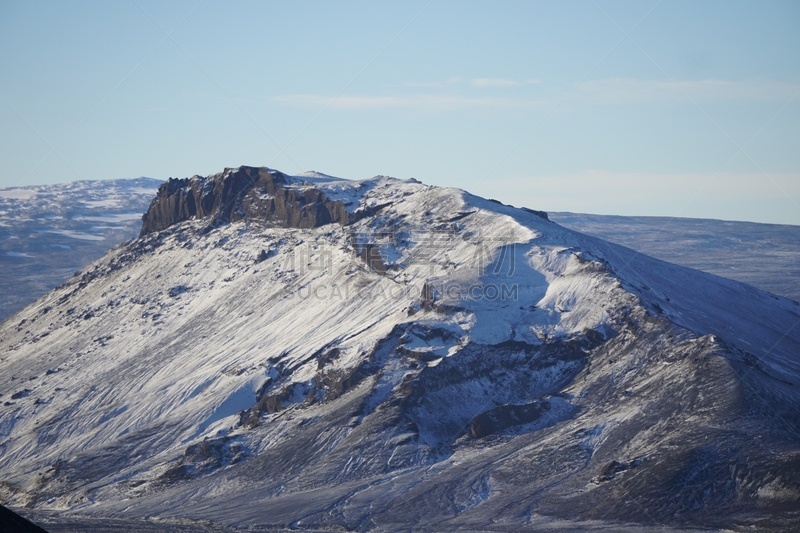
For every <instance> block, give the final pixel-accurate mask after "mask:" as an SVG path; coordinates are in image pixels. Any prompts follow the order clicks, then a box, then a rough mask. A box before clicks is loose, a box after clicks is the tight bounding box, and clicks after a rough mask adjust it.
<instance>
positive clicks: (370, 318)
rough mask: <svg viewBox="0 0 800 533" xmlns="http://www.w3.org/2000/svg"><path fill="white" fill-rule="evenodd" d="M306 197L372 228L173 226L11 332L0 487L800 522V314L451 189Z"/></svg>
mask: <svg viewBox="0 0 800 533" xmlns="http://www.w3.org/2000/svg"><path fill="white" fill-rule="evenodd" d="M312 178H313V179H312ZM207 179H211V178H207ZM215 179H219V180H224V178H223V177H222V176H220V177H218V178H215ZM199 181H200V180H197V182H199ZM307 181H308V183H307V184H306V183H303V182H302V180H300V179H298V180H296V181H295V180H290V182H287V183H286V184H285V186H286V187H287V188H293V189H295V190H297V191H298V194H299V193H300V192H302V189H310V188H312V187H313V188H315V189H318V190H322V191H323V193H324V195H325V198H326V201H336V202H339V203H341V205H343V206H345V207H346V208H347V209H348V210H350V211H351V212H369V213H370V214H369V215H366V216H363V217H361V218H359V219H358V220H356V221H354V222H352V223H351V224H348V225H346V226H344V225H341V224H338V223H330V224H324V225H319V226H316V227H309V228H295V227H284V226H282V225H280V224H276V223H275V220H273V219H272V218H270V217H259V216H249V217H243V218H240V219H236V217H235V216H234V217H232V218H234V220H225V219H224V218H222V217H220V218H218V219H217V220H215V219H214V217H213V214H212V215H211V216H210V217H209V218H195V219H191V217H189V220H182V221H178V220H176V223H174V224H171V225H169V226H167V227H165V228H163V229H161V230H157V231H152V232H148V233H144V234H143V235H142V237H141V238H140V239H138V240H137V241H135V242H133V243H131V244H129V245H126V246H122V247H119V248H116V249H115V250H112V251H111V252H110V253H109V254H108V255H107V256H106V257H105V258H103V259H101V260H100V261H98V262H96V263H94V264H93V265H92V266H91V267H90V268H88V269H87V270H86V271H85V272H84V273H83V274H82V275H81V276H79V277H76V278H73V279H72V280H71V281H70V282H68V283H67V284H66V285H65V286H64V287H62V288H60V289H58V290H56V291H55V292H53V293H51V294H50V295H48V296H46V297H45V298H44V299H42V300H40V301H39V302H37V303H36V304H34V305H33V306H31V307H29V308H27V309H26V310H25V311H24V312H23V313H21V314H19V315H17V316H16V317H15V319H14V321H13V323H12V321H7V322H6V323H4V324H3V325H2V328H0V346H2V348H3V350H4V351H3V352H2V353H3V354H4V355H3V356H2V358H0V377H2V378H3V381H4V382H5V383H6V386H5V388H4V389H3V390H2V394H3V396H2V398H0V399H2V400H3V401H6V402H8V403H10V405H7V406H6V411H5V412H4V413H3V415H2V417H0V430H2V439H3V440H2V441H0V450H1V451H2V455H0V479H2V480H3V481H4V483H5V484H4V485H3V489H2V494H3V497H4V499H7V500H9V501H12V502H14V503H15V504H16V505H20V504H28V505H31V506H34V507H35V508H39V509H61V510H63V511H64V512H69V513H82V514H87V515H93V516H97V517H108V518H117V519H121V518H126V519H133V518H143V517H146V516H157V517H159V518H160V519H171V520H172V519H178V518H191V519H193V520H212V521H214V523H217V524H221V525H224V526H225V527H230V528H247V527H251V526H252V527H307V528H317V529H335V528H349V529H371V528H380V529H386V530H393V529H400V530H403V529H407V528H408V527H411V526H413V527H416V528H421V529H436V530H451V529H462V528H472V529H477V530H481V529H507V530H519V529H520V528H523V529H525V528H534V527H535V524H537V523H541V522H540V521H541V520H554V521H557V520H560V519H569V518H574V517H579V518H580V519H581V520H599V521H601V522H604V523H605V522H608V523H618V522H624V523H631V522H634V523H639V524H642V525H643V527H645V526H653V527H656V526H662V525H669V526H673V527H717V528H733V529H736V528H738V527H739V526H741V527H746V526H747V525H749V524H753V523H758V524H759V525H761V526H765V527H768V528H773V529H775V530H780V529H786V530H790V529H791V525H792V524H794V523H796V521H797V518H798V514H797V503H798V501H800V486H798V484H797V483H796V481H795V480H796V479H798V478H800V477H798V476H797V475H795V474H796V473H797V472H799V471H800V463H799V462H798V461H797V457H798V456H799V455H798V454H799V453H800V452H798V448H799V446H798V435H799V434H800V428H799V427H798V422H797V420H796V417H794V416H793V413H796V412H797V409H798V405H799V404H800V402H799V401H798V393H797V385H798V384H800V381H799V380H798V376H799V375H800V370H798V357H797V354H798V347H800V338H799V336H798V335H797V334H795V333H794V332H795V329H793V328H794V325H796V324H797V323H798V321H800V313H799V311H800V309H799V306H798V305H797V304H796V303H795V302H792V301H790V300H788V299H785V298H780V297H776V296H774V295H770V294H768V293H765V292H763V291H759V290H758V289H755V288H752V287H747V286H744V285H741V284H739V283H736V282H733V281H730V280H725V279H722V278H717V277H714V276H711V275H707V274H703V273H700V272H696V271H692V270H690V269H686V268H682V267H678V266H676V265H670V264H667V263H664V262H662V261H658V260H654V259H650V258H647V257H644V256H641V254H635V253H633V252H632V251H631V250H629V249H626V248H624V247H621V246H617V245H613V244H610V243H607V242H604V241H601V240H598V239H595V238H592V237H589V236H586V235H582V234H579V233H576V232H573V231H570V230H567V229H565V228H562V227H560V226H558V225H557V224H555V223H553V222H550V221H548V220H547V219H546V218H544V217H543V216H541V215H540V214H537V213H535V212H530V211H524V210H520V209H516V208H513V207H511V206H504V205H502V204H499V203H496V202H492V201H489V200H484V199H481V198H478V197H475V196H472V195H469V194H468V193H465V192H463V191H459V190H456V189H440V188H435V187H428V186H425V185H423V184H419V183H414V182H409V181H402V180H394V179H390V178H376V179H373V180H365V181H364V182H348V181H344V180H333V179H328V178H326V177H319V176H317V177H310V178H309V179H308V180H307ZM181 183H184V185H182V186H181V187H180V188H183V187H186V186H187V185H188V183H187V182H181ZM178 189H179V188H177V187H174V186H173V189H172V194H173V195H174V194H178V192H177V190H178ZM165 195H166V197H169V194H168V191H165ZM246 196H247V195H246V194H245V195H239V194H234V195H233V196H231V197H232V198H235V199H236V200H234V201H233V202H232V204H231V205H229V206H226V208H225V210H223V212H227V213H235V210H236V208H237V207H238V206H237V203H236V202H237V201H240V200H241V201H244V199H245V198H246ZM294 198H305V197H304V196H302V195H299V196H295V197H294ZM314 198H319V197H317V196H314ZM215 202H216V200H215ZM312 203H313V202H312ZM154 205H162V204H158V200H156V201H154ZM301 207H302V206H301ZM292 209H295V208H294V207H293V208H290V209H289V210H287V211H286V212H287V213H289V212H297V211H291V210H292ZM315 209H316V208H315ZM162 212H163V210H162V211H159V213H162ZM170 212H173V213H174V212H175V211H170ZM178 212H181V211H180V210H178ZM244 212H247V211H244ZM259 212H260V211H259ZM183 213H185V214H188V211H186V212H183ZM181 216H183V214H181ZM237 216H238V215H237ZM289 219H291V220H302V217H300V218H297V217H293V216H290V217H289ZM156 226H157V225H156ZM42 444H45V447H42Z"/></svg>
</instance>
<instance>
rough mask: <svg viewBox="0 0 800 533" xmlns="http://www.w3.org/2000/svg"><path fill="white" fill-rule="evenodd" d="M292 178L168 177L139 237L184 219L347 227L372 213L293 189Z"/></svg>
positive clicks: (239, 172)
mask: <svg viewBox="0 0 800 533" xmlns="http://www.w3.org/2000/svg"><path fill="white" fill-rule="evenodd" d="M289 183H290V178H289V177H288V176H286V175H285V174H283V173H281V172H278V171H276V170H271V169H268V168H266V167H261V168H255V167H245V166H243V167H239V168H238V169H226V170H225V171H224V172H222V173H221V174H217V175H215V176H210V177H208V178H203V177H201V176H194V177H192V178H184V179H176V178H170V179H169V180H168V181H166V182H165V183H163V184H162V185H161V186H160V187H159V188H158V193H157V195H156V197H155V199H153V201H152V203H151V204H150V208H149V209H148V211H147V213H145V215H144V216H143V217H142V231H141V235H140V236H144V235H147V234H149V233H154V232H157V231H161V230H163V229H166V228H168V227H170V226H172V225H173V224H178V223H180V222H184V221H186V220H191V219H195V218H196V219H200V218H208V219H209V221H210V227H214V226H217V225H220V224H226V223H229V222H235V221H238V220H245V219H246V220H253V221H259V222H262V223H266V224H272V225H275V226H279V227H286V228H315V227H318V226H324V225H325V224H331V223H334V222H336V223H339V224H342V225H347V224H351V223H353V222H355V221H356V220H358V219H360V218H362V217H363V216H365V215H367V214H368V213H364V212H350V211H348V210H347V208H346V206H345V205H344V204H343V203H342V202H340V201H337V200H331V199H329V198H328V197H326V196H325V193H323V192H322V191H321V190H319V189H315V188H313V187H303V188H293V187H289V186H288V185H289Z"/></svg>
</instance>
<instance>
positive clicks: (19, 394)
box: [11, 389, 31, 400]
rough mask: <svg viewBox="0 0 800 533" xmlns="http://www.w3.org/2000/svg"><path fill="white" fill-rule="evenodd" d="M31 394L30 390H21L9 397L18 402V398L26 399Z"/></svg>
mask: <svg viewBox="0 0 800 533" xmlns="http://www.w3.org/2000/svg"><path fill="white" fill-rule="evenodd" d="M30 393H31V390H30V389H22V390H21V391H19V392H15V393H14V394H12V395H11V399H12V400H19V399H20V398H26V397H27V396H28V395H29V394H30Z"/></svg>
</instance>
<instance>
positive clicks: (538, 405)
mask: <svg viewBox="0 0 800 533" xmlns="http://www.w3.org/2000/svg"><path fill="white" fill-rule="evenodd" d="M549 410H550V403H549V402H547V401H546V400H542V401H535V402H532V403H528V404H524V405H498V406H497V407H495V408H494V409H490V410H488V411H485V412H483V413H481V414H479V415H478V416H476V417H475V418H473V419H472V422H470V424H469V434H470V435H472V436H473V437H475V438H476V439H479V438H481V437H485V436H487V435H492V434H494V433H499V432H501V431H504V430H506V429H509V428H512V427H515V426H521V425H522V424H528V423H530V422H535V421H536V420H537V419H539V417H541V416H542V415H543V414H544V413H546V412H547V411H549Z"/></svg>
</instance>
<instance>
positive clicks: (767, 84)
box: [572, 78, 800, 104]
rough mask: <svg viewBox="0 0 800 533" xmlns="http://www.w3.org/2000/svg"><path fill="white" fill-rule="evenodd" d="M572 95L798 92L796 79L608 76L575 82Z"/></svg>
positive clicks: (611, 98) (775, 97)
mask: <svg viewBox="0 0 800 533" xmlns="http://www.w3.org/2000/svg"><path fill="white" fill-rule="evenodd" d="M572 95H573V96H575V97H577V98H579V99H583V100H587V101H590V102H592V103H603V104H628V103H642V102H669V101H704V102H708V101H783V102H785V101H787V100H790V99H792V98H795V97H797V96H798V95H800V83H792V82H782V81H773V80H746V81H728V80H713V79H712V80H670V81H654V80H637V79H631V78H610V79H602V80H593V81H586V82H583V83H579V84H577V85H575V86H574V88H573V92H572Z"/></svg>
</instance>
